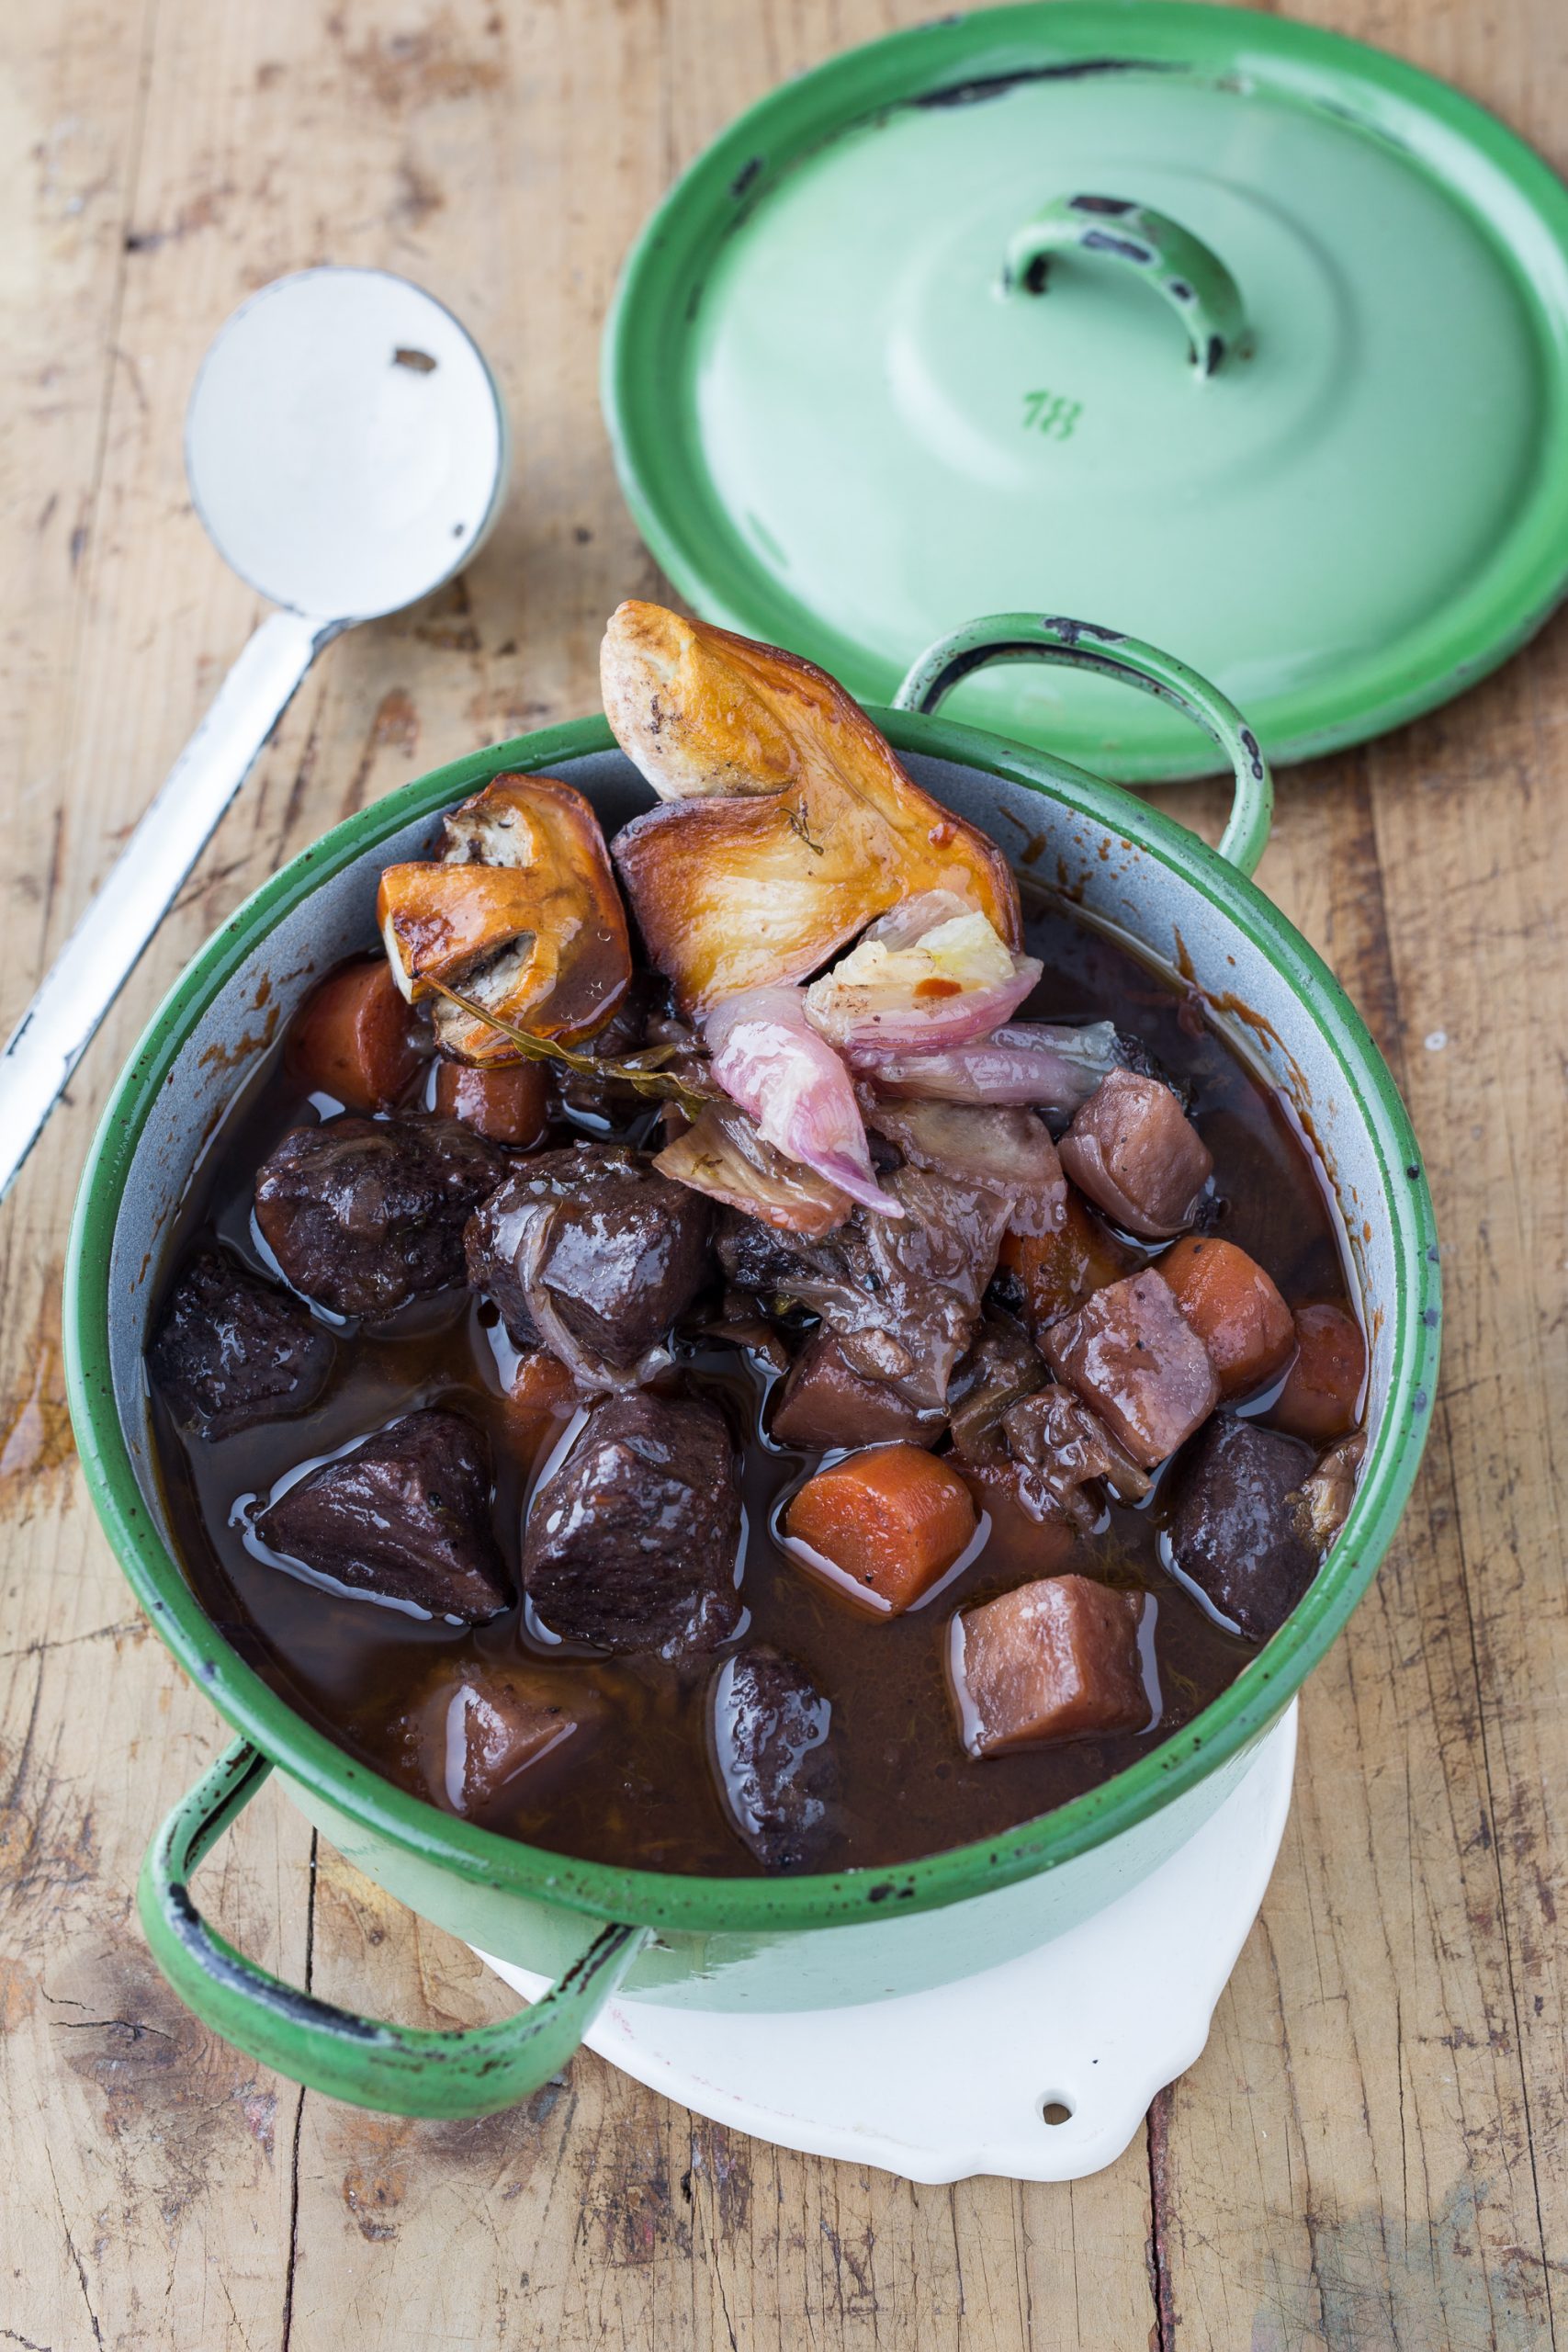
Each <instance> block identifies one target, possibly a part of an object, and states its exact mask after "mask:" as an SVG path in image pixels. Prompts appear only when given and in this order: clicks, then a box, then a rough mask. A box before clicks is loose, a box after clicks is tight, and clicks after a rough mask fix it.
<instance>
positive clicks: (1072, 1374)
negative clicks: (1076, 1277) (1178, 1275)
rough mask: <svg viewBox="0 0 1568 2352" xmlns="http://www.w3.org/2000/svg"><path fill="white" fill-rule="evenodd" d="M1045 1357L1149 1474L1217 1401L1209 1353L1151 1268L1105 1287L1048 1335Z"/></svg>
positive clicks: (1052, 1328)
mask: <svg viewBox="0 0 1568 2352" xmlns="http://www.w3.org/2000/svg"><path fill="white" fill-rule="evenodd" d="M1040 1346H1041V1351H1042V1353H1043V1355H1044V1358H1045V1361H1046V1363H1048V1364H1049V1365H1050V1367H1051V1369H1052V1371H1053V1372H1054V1373H1055V1374H1056V1377H1057V1379H1058V1380H1062V1381H1065V1382H1066V1385H1067V1386H1068V1387H1069V1388H1072V1389H1075V1390H1076V1391H1077V1394H1078V1396H1079V1397H1082V1399H1083V1401H1084V1403H1085V1404H1086V1405H1088V1406H1089V1407H1090V1408H1092V1409H1093V1410H1094V1411H1095V1412H1096V1413H1098V1414H1099V1415H1100V1419H1101V1420H1103V1421H1104V1422H1105V1423H1106V1425H1107V1426H1108V1428H1109V1429H1110V1430H1111V1435H1112V1437H1114V1438H1116V1439H1117V1440H1118V1441H1119V1442H1120V1443H1121V1444H1122V1445H1123V1446H1124V1447H1125V1448H1126V1450H1127V1452H1128V1453H1130V1454H1131V1455H1132V1457H1133V1459H1134V1462H1137V1463H1140V1464H1142V1465H1143V1467H1144V1468H1145V1470H1152V1469H1153V1468H1154V1466H1155V1464H1156V1462H1164V1461H1165V1460H1167V1458H1168V1456H1169V1455H1171V1454H1173V1453H1175V1452H1176V1450H1177V1447H1178V1446H1179V1445H1182V1444H1184V1443H1185V1442H1186V1441H1187V1439H1188V1438H1190V1436H1191V1435H1192V1433H1193V1431H1194V1430H1196V1429H1198V1428H1200V1427H1201V1424H1202V1423H1203V1422H1204V1421H1206V1420H1207V1419H1208V1418H1209V1415H1210V1414H1211V1413H1212V1412H1213V1409H1214V1407H1215V1406H1216V1404H1218V1402H1219V1396H1220V1390H1219V1383H1218V1381H1217V1380H1216V1379H1215V1376H1214V1367H1213V1364H1212V1363H1210V1361H1209V1356H1208V1351H1207V1350H1206V1349H1205V1348H1204V1345H1203V1342H1202V1341H1201V1340H1200V1339H1199V1337H1198V1334H1197V1333H1196V1331H1194V1330H1193V1329H1192V1326H1191V1325H1190V1323H1189V1322H1188V1320H1187V1317H1185V1316H1184V1315H1183V1314H1182V1312H1181V1309H1180V1308H1179V1306H1178V1305H1177V1303H1176V1299H1175V1296H1174V1295H1173V1293H1172V1291H1171V1288H1170V1285H1169V1283H1168V1282H1166V1281H1165V1279H1164V1277H1163V1276H1162V1275H1160V1274H1158V1273H1156V1272H1155V1270H1154V1268H1153V1267H1152V1266H1151V1267H1145V1269H1144V1271H1143V1272H1142V1273H1138V1274H1129V1275H1128V1276H1127V1277H1126V1278H1125V1279H1124V1280H1123V1281H1122V1282H1119V1283H1108V1284H1107V1286H1106V1288H1105V1289H1103V1290H1097V1291H1096V1292H1095V1294H1094V1295H1093V1297H1092V1298H1089V1299H1087V1300H1086V1301H1085V1302H1084V1304H1083V1306H1080V1307H1079V1308H1078V1310H1077V1314H1076V1315H1068V1316H1065V1317H1063V1319H1062V1320H1061V1322H1059V1323H1053V1324H1052V1326H1051V1328H1050V1329H1049V1330H1048V1331H1047V1332H1045V1333H1044V1335H1043V1338H1042V1340H1041V1342H1040Z"/></svg>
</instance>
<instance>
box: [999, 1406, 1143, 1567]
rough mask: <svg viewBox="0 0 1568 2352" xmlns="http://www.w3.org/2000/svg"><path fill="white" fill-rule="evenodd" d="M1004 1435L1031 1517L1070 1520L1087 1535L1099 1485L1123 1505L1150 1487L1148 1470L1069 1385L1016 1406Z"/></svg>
mask: <svg viewBox="0 0 1568 2352" xmlns="http://www.w3.org/2000/svg"><path fill="white" fill-rule="evenodd" d="M1002 1434H1003V1437H1004V1438H1005V1440H1006V1442H1007V1449H1008V1453H1009V1454H1010V1456H1011V1458H1012V1460H1013V1462H1014V1463H1015V1464H1016V1465H1017V1476H1016V1478H1015V1480H1014V1489H1015V1491H1016V1493H1017V1496H1018V1498H1019V1501H1020V1502H1021V1505H1022V1506H1023V1509H1024V1510H1026V1511H1027V1512H1028V1513H1029V1515H1030V1517H1031V1518H1032V1519H1038V1520H1041V1521H1044V1520H1047V1519H1051V1518H1053V1517H1059V1518H1062V1519H1066V1520H1070V1521H1072V1523H1073V1525H1074V1526H1075V1527H1077V1528H1078V1529H1079V1530H1081V1531H1082V1532H1084V1533H1085V1534H1088V1533H1089V1531H1090V1530H1091V1529H1092V1528H1093V1527H1094V1526H1095V1525H1096V1523H1097V1522H1098V1521H1099V1518H1100V1494H1099V1489H1100V1487H1101V1486H1102V1485H1103V1486H1106V1487H1110V1489H1111V1493H1112V1494H1113V1495H1114V1496H1115V1497H1116V1498H1117V1500H1118V1501H1119V1502H1123V1503H1137V1502H1142V1500H1143V1498H1144V1497H1145V1495H1146V1494H1147V1493H1148V1491H1149V1481H1148V1476H1147V1474H1146V1472H1145V1471H1143V1470H1141V1469H1140V1468H1139V1466H1138V1464H1136V1463H1135V1462H1134V1459H1133V1457H1132V1455H1131V1454H1130V1453H1128V1452H1127V1451H1126V1448H1125V1447H1124V1446H1121V1445H1119V1444H1118V1443H1117V1442H1116V1440H1115V1439H1114V1438H1113V1437H1112V1436H1111V1431H1110V1430H1108V1429H1107V1428H1106V1426H1105V1423H1104V1422H1103V1421H1102V1420H1101V1419H1100V1416H1099V1415H1098V1414H1097V1413H1091V1412H1090V1411H1089V1407H1088V1406H1087V1405H1086V1404H1084V1403H1083V1402H1082V1401H1081V1400H1080V1399H1079V1398H1078V1397H1075V1396H1074V1395H1073V1393H1072V1391H1071V1390H1070V1389H1068V1388H1063V1387H1060V1386H1055V1385H1053V1386H1052V1387H1049V1388H1042V1389H1039V1390H1038V1391H1037V1392H1036V1393H1035V1394H1034V1395H1033V1396H1032V1397H1025V1398H1024V1400H1023V1402H1022V1403H1021V1404H1018V1405H1014V1406H1013V1407H1012V1408H1011V1410H1010V1412H1009V1413H1008V1414H1007V1416H1006V1418H1005V1419H1004V1420H1003V1422H1002ZM1089 1489H1093V1490H1094V1491H1093V1492H1092V1493H1091V1492H1089Z"/></svg>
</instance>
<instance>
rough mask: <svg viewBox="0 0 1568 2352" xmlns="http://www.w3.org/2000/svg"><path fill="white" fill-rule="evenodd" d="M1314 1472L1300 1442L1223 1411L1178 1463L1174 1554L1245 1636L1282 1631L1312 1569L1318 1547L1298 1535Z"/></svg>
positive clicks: (1257, 1638) (1262, 1637)
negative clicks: (1309, 1482)
mask: <svg viewBox="0 0 1568 2352" xmlns="http://www.w3.org/2000/svg"><path fill="white" fill-rule="evenodd" d="M1313 1469H1314V1458H1313V1452H1312V1448H1311V1447H1310V1446H1309V1445H1303V1443H1302V1442H1301V1441H1300V1439H1298V1438H1293V1437H1281V1436H1280V1433H1279V1431H1278V1430H1266V1429H1260V1428H1259V1427H1258V1423H1257V1422H1256V1421H1243V1420H1237V1419H1235V1417H1234V1416H1233V1415H1231V1414H1229V1413H1218V1414H1216V1415H1215V1417H1214V1419H1213V1420H1212V1421H1211V1422H1210V1424H1209V1426H1208V1428H1207V1429H1206V1430H1204V1431H1203V1433H1202V1435H1201V1437H1200V1438H1199V1439H1198V1441H1197V1442H1196V1444H1194V1445H1193V1447H1192V1448H1191V1450H1190V1453H1187V1454H1186V1455H1185V1456H1184V1457H1183V1459H1182V1460H1181V1461H1180V1462H1179V1464H1177V1467H1176V1473H1175V1486H1174V1488H1173V1491H1172V1498H1171V1511H1170V1516H1169V1518H1168V1521H1167V1523H1166V1541H1167V1543H1168V1545H1169V1547H1170V1556H1171V1559H1172V1560H1173V1562H1174V1563H1175V1565H1176V1566H1177V1567H1179V1569H1180V1571H1181V1573H1182V1575H1183V1576H1184V1577H1188V1578H1189V1579H1190V1582H1191V1583H1193V1584H1195V1585H1196V1586H1197V1587H1198V1588H1199V1589H1200V1590H1201V1592H1203V1593H1204V1594H1205V1595H1206V1596H1207V1597H1208V1599H1209V1600H1210V1602H1211V1603H1212V1604H1213V1607H1214V1609H1215V1610H1217V1611H1218V1612H1219V1614H1220V1615H1221V1616H1222V1617H1226V1618H1229V1620H1230V1621H1231V1623H1233V1624H1234V1625H1235V1628H1236V1630H1237V1632H1238V1633H1240V1634H1244V1635H1245V1637H1246V1638H1247V1641H1249V1642H1266V1641H1267V1640H1268V1639H1269V1635H1270V1634H1276V1633H1278V1632H1279V1630H1280V1626H1281V1625H1282V1624H1283V1623H1284V1622H1285V1620H1286V1618H1287V1617H1288V1616H1289V1615H1290V1613H1291V1611H1292V1609H1293V1608H1294V1607H1295V1605H1296V1603H1297V1601H1298V1600H1300V1599H1301V1598H1302V1595H1303V1593H1304V1592H1305V1590H1306V1589H1307V1587H1308V1585H1309V1584H1311V1582H1312V1580H1313V1577H1314V1575H1315V1574H1316V1571H1317V1560H1318V1555H1317V1551H1316V1549H1315V1548H1314V1545H1313V1544H1310V1543H1307V1542H1306V1541H1304V1540H1303V1534H1302V1532H1301V1516H1302V1511H1303V1488H1304V1487H1305V1486H1306V1483H1307V1481H1308V1479H1309V1478H1310V1476H1312V1472H1313Z"/></svg>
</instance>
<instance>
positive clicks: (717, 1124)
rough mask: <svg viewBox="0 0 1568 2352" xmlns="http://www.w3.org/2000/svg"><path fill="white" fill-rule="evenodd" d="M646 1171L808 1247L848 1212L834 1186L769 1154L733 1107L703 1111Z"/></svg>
mask: <svg viewBox="0 0 1568 2352" xmlns="http://www.w3.org/2000/svg"><path fill="white" fill-rule="evenodd" d="M653 1164H654V1166H655V1168H657V1169H658V1170H659V1172H660V1175H661V1176H669V1177H671V1178H672V1179H673V1181H674V1182H676V1183H677V1184H688V1185H690V1187H691V1189H692V1190H693V1192H694V1193H706V1194H707V1196H708V1198H709V1200H712V1201H722V1202H723V1203H724V1204H725V1205H726V1206H727V1207H728V1208H732V1209H739V1210H741V1211H743V1212H744V1214H745V1215H746V1216H754V1217H757V1218H759V1219H760V1220H761V1223H762V1224H763V1225H771V1226H772V1227H773V1229H774V1231H775V1232H779V1233H798V1234H801V1235H803V1236H804V1237H805V1238H806V1239H807V1240H809V1241H819V1240H820V1239H821V1238H822V1237H823V1235H824V1234H828V1233H834V1232H836V1231H837V1230H838V1228H839V1227H840V1226H841V1225H842V1224H843V1222H844V1220H845V1218H846V1217H847V1216H849V1214H850V1210H851V1208H852V1205H853V1204H852V1201H851V1199H850V1196H849V1194H848V1193H844V1192H840V1189H839V1187H838V1185H837V1184H830V1183H829V1182H827V1180H826V1179H825V1178H823V1177H821V1176H816V1175H813V1173H812V1172H811V1170H809V1169H808V1168H803V1167H801V1166H800V1164H799V1162H798V1161H796V1160H793V1159H785V1158H784V1153H783V1152H782V1151H775V1150H774V1148H773V1145H772V1144H771V1143H768V1142H765V1141H764V1139H763V1137H762V1136H761V1132H760V1131H759V1129H758V1126H757V1122H756V1121H755V1119H753V1118H752V1117H751V1116H750V1114H749V1113H747V1112H745V1111H743V1110H742V1109H741V1108H740V1105H739V1103H718V1102H716V1103H705V1105H704V1106H703V1109H702V1110H701V1111H700V1112H699V1113H698V1114H697V1117H696V1119H695V1120H694V1123H693V1125H691V1126H689V1127H687V1128H686V1129H685V1130H684V1132H683V1133H682V1134H681V1135H678V1136H676V1137H675V1138H674V1140H673V1142H671V1143H667V1144H666V1145H665V1147H664V1148H663V1150H662V1151H661V1152H660V1153H659V1155H658V1157H657V1158H656V1159H655V1160H654V1163H653Z"/></svg>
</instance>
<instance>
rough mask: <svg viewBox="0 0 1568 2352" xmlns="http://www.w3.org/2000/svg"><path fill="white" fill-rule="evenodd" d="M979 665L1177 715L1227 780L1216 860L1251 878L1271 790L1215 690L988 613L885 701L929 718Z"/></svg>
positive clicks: (1259, 757)
mask: <svg viewBox="0 0 1568 2352" xmlns="http://www.w3.org/2000/svg"><path fill="white" fill-rule="evenodd" d="M987 662H1063V663H1065V664H1066V667H1067V668H1069V669H1073V670H1093V671H1097V672H1098V673H1099V674H1100V676H1101V677H1102V678H1115V679H1118V680H1120V681H1121V683H1122V684H1123V685H1129V686H1136V687H1137V688H1138V689H1139V691H1140V693H1143V694H1145V695H1156V697H1157V698H1158V700H1159V701H1161V702H1168V703H1169V704H1170V705H1171V706H1172V707H1173V708H1175V709H1177V710H1179V711H1181V712H1183V713H1184V714H1185V716H1186V717H1187V718H1190V719H1191V720H1192V721H1193V722H1194V724H1195V725H1196V726H1199V727H1201V729H1203V731H1204V733H1205V734H1206V735H1208V736H1211V737H1212V738H1213V741H1214V742H1215V743H1217V744H1218V746H1219V748H1220V750H1221V751H1222V752H1224V755H1225V758H1226V760H1227V761H1228V762H1229V763H1230V766H1231V769H1232V772H1233V774H1234V775H1235V798H1234V799H1233V800H1232V802H1231V813H1230V817H1229V820H1228V821H1227V823H1226V825H1225V829H1224V832H1223V833H1222V834H1221V836H1220V844H1219V849H1220V855H1221V856H1222V857H1223V858H1224V859H1226V860H1227V861H1228V862H1229V863H1230V864H1231V865H1235V866H1237V867H1239V869H1240V871H1241V872H1242V873H1243V874H1250V873H1251V872H1252V870H1253V868H1254V866H1256V865H1257V864H1258V859H1259V858H1260V857H1261V856H1262V854H1263V846H1264V843H1265V842H1267V841H1268V839H1269V822H1270V820H1271V819H1272V817H1273V814H1274V784H1273V779H1272V777H1271V776H1270V775H1269V763H1268V762H1267V761H1266V760H1265V758H1264V756H1263V753H1262V752H1261V751H1260V750H1259V748H1258V738H1257V736H1256V735H1255V734H1254V733H1253V731H1252V729H1251V728H1250V727H1249V726H1248V725H1247V721H1246V719H1245V718H1243V717H1242V715H1241V713H1240V711H1239V710H1237V708H1236V707H1235V703H1233V702H1232V701H1231V700H1230V699H1229V697H1228V696H1227V695H1223V694H1221V692H1220V690H1219V688H1218V687H1217V686H1212V685H1211V684H1209V682H1208V680H1207V679H1206V678H1201V677H1200V676H1199V675H1198V673H1197V671H1196V670H1190V669H1189V668H1188V666H1187V664H1186V662H1179V661H1178V660H1177V658H1176V656H1175V654H1174V653H1162V652H1161V651H1160V650H1159V648H1158V646H1157V645H1145V642H1144V640H1143V639H1142V638H1138V637H1123V636H1122V634H1121V633H1120V631H1118V630H1116V629H1110V628H1097V627H1096V625H1095V624H1094V622H1092V621H1074V620H1067V619H1065V618H1063V617H1062V616H1060V615H1059V614H1049V613H1047V614H1041V613H987V615H986V616H984V618H983V619H980V620H977V621H968V622H966V623H965V624H964V628H955V629H954V630H953V633H952V635H951V636H949V637H940V638H938V639H937V641H936V643H935V644H934V645H929V646H927V648H926V650H925V651H924V652H923V653H922V654H921V655H920V658H919V661H918V662H916V663H915V664H914V666H913V668H912V669H911V670H910V672H909V673H908V677H907V678H906V679H905V680H904V683H903V684H902V685H901V686H900V687H899V689H898V691H897V694H896V695H894V697H893V707H894V709H895V710H917V711H922V712H924V713H925V714H926V715H927V716H928V717H929V716H930V715H931V713H932V712H933V711H935V710H936V709H937V708H938V707H939V706H940V705H941V704H942V702H944V701H945V700H946V698H947V696H948V695H950V694H951V693H952V692H953V687H954V686H956V685H957V684H959V683H960V682H961V681H962V680H963V679H964V678H966V677H968V675H969V674H970V673H971V671H974V670H979V669H982V668H984V666H985V664H986V663H987Z"/></svg>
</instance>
